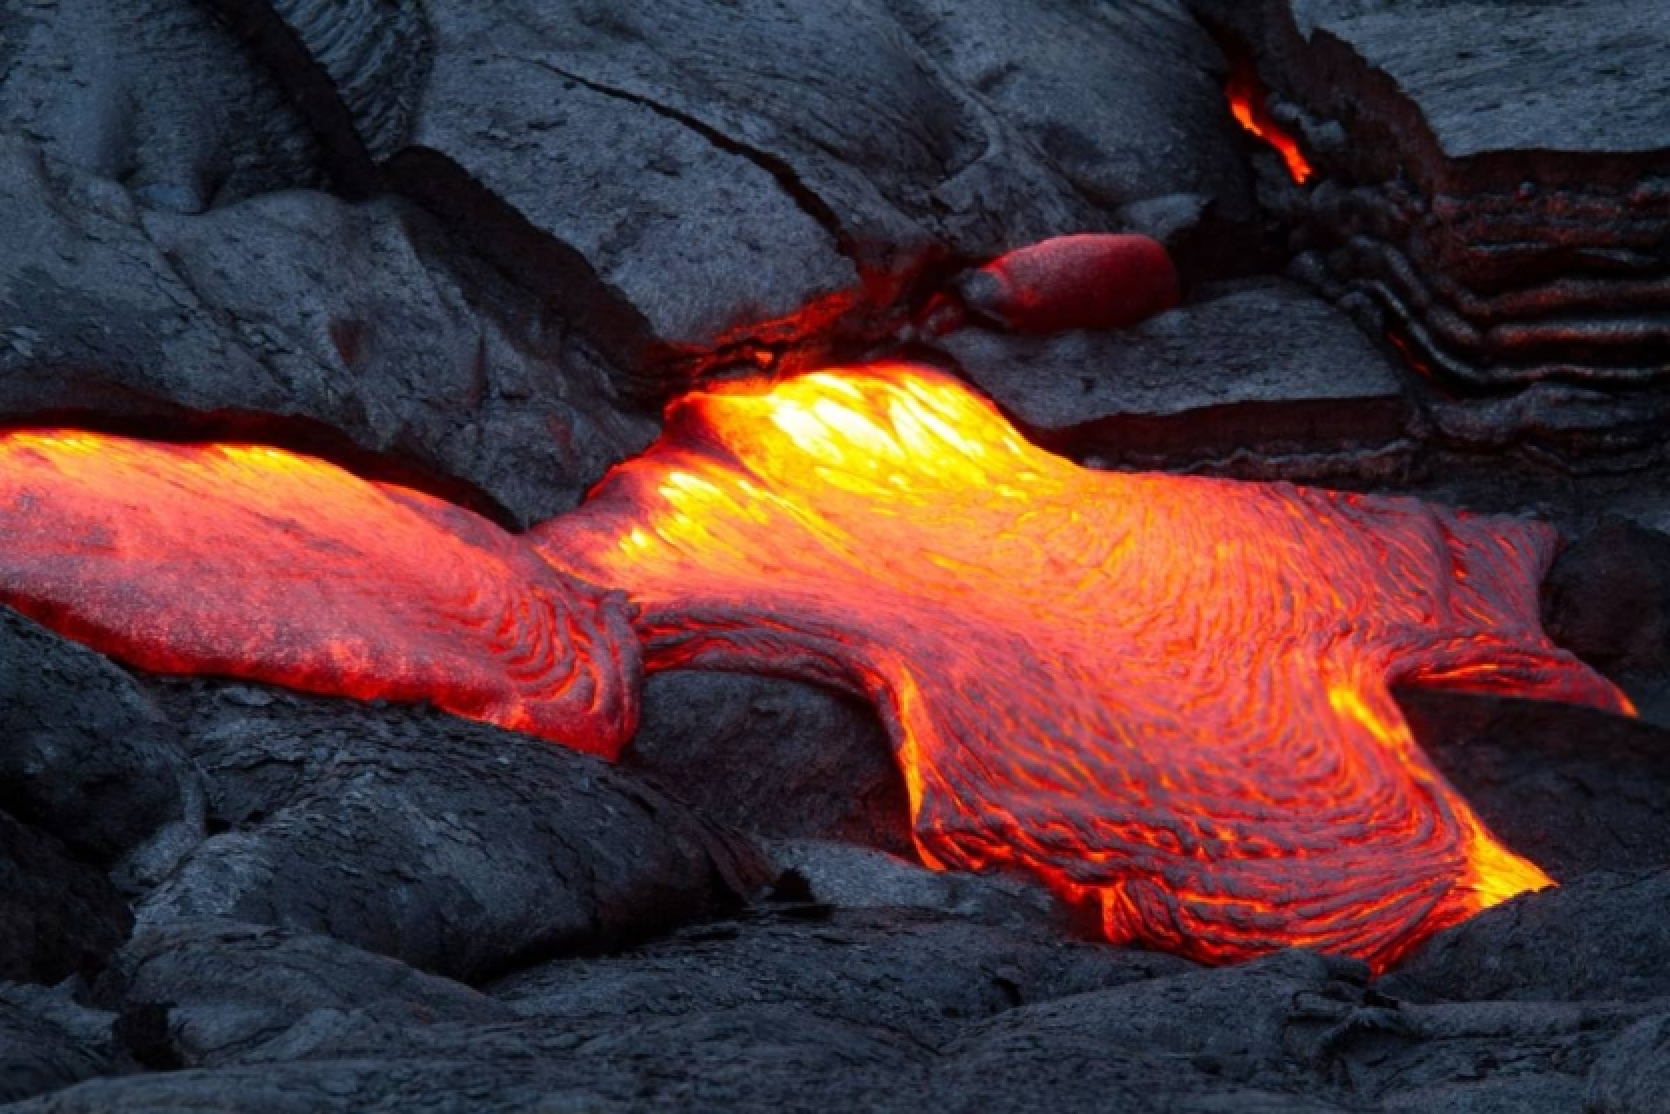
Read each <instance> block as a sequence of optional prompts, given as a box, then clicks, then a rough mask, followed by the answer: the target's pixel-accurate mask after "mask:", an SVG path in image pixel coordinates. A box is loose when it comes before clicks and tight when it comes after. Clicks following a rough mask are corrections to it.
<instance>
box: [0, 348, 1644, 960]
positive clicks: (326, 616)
mask: <svg viewBox="0 0 1670 1114" xmlns="http://www.w3.org/2000/svg"><path fill="white" fill-rule="evenodd" d="M1553 542H1554V536H1553V532H1552V531H1551V530H1550V529H1548V528H1547V527H1544V526H1540V525H1537V524H1533V523H1528V522H1523V521H1517V520H1513V519H1506V518H1487V517H1475V516H1470V515H1466V514H1461V513H1457V512H1453V511H1449V510H1445V509H1442V508H1439V507H1434V506H1429V505H1426V504H1423V503H1420V502H1418V501H1415V500H1412V499H1400V498H1376V497H1365V496H1352V495H1341V494H1335V493H1329V492H1323V491H1315V490H1309V489H1305V488H1299V487H1293V486H1290V485H1285V484H1270V485H1261V484H1242V483H1234V482H1230V481H1220V480H1207V479H1196V478H1187V477H1178V476H1166V475H1143V474H1116V473H1102V472H1093V471H1089V470H1086V469H1082V468H1079V467H1077V466H1075V465H1073V464H1071V463H1070V462H1068V461H1065V460H1062V459H1060V458H1058V457H1055V456H1051V455H1050V454H1048V453H1045V452H1042V451H1040V450H1039V449H1037V448H1035V447H1033V446H1031V445H1029V444H1027V443H1026V442H1025V441H1023V440H1022V439H1021V438H1020V437H1019V436H1018V435H1017V434H1016V433H1015V432H1014V430H1013V429H1012V428H1011V427H1010V426H1009V425H1008V424H1007V423H1006V422H1005V421H1004V419H1003V418H1002V417H1001V416H1000V415H999V414H998V412H997V411H996V409H995V408H994V407H993V406H992V405H991V404H990V403H989V402H987V401H985V400H983V399H981V398H980V397H978V396H976V395H975V394H974V393H973V392H972V391H970V390H969V389H968V388H967V387H965V386H963V385H962V384H960V383H958V382H957V381H955V380H953V379H950V378H948V377H946V376H944V375H942V374H940V373H937V372H933V371H930V370H927V369H923V368H916V367H910V366H906V365H886V366H877V367H872V368H867V369H862V370H850V371H847V370H842V371H829V372H818V373H813V374H809V375H804V376H801V377H798V378H794V379H789V380H781V381H765V380H754V381H745V382H735V383H729V384H725V385H723V386H719V387H715V388H713V389H710V390H707V391H704V392H699V393H696V394H692V395H689V396H686V397H685V398H683V399H681V400H680V401H678V402H676V403H675V404H674V405H673V406H672V408H671V409H670V410H669V412H668V420H667V427H666V431H665V433H664V434H663V436H662V438H661V440H660V441H658V442H657V444H656V445H655V446H653V447H652V448H651V449H650V450H649V451H648V452H647V453H645V454H644V455H643V456H642V457H640V458H638V459H636V460H633V461H630V462H628V463H626V464H623V465H621V466H619V467H618V468H616V469H615V470H614V471H613V472H612V473H611V474H610V476H609V477H608V478H607V479H606V480H605V481H604V483H603V484H601V485H600V486H599V488H598V490H597V491H596V492H594V493H593V495H592V496H591V498H590V499H589V500H588V501H587V503H586V504H585V505H584V506H582V507H581V508H580V509H579V510H577V511H575V512H573V513H571V514H568V515H565V516H563V517H561V518H559V519H556V520H554V521H552V522H549V523H546V524H544V525H542V526H541V527H538V528H537V529H536V530H535V531H534V532H533V533H532V534H531V535H530V536H529V537H528V538H526V539H519V538H514V537H511V536H509V535H507V534H504V533H502V532H501V531H499V530H498V529H497V528H495V527H493V526H492V525H491V524H489V523H487V522H485V521H483V520H481V519H479V518H477V517H475V516H473V515H471V514H469V513H467V512H465V511H462V510H460V509H458V508H455V507H452V506H449V505H447V504H444V503H440V502H438V501H436V500H434V499H431V498H429V497H427V496H423V495H420V494H417V493H414V492H411V491H407V490H404V489H401V488H397V487H390V486H387V485H382V484H373V483H367V482H364V481H361V480H358V479H356V478H354V477H353V476H350V475H348V474H347V473H345V472H342V471H340V470H339V469H336V468H334V467H331V466H330V465H327V464H324V463H321V462H319V461H315V460H311V459H308V458H306V457H300V456H296V455H293V454H290V453H285V452H280V451H276V450H272V449H262V448H254V447H247V446H224V445H212V446H191V447H187V446H173V445H156V444H146V443H141V442H134V441H128V440H124V439H121V438H112V437H99V436H95V435H91V434H75V433H15V434H11V435H6V436H0V599H3V600H5V601H6V602H8V603H10V604H12V605H14V606H16V607H19V608H20V609H22V610H24V611H25V612H27V613H28V614H30V615H33V616H35V617H36V618H37V619H40V620H41V621H43V622H45V623H47V624H49V625H51V626H53V627H54V628H56V629H57V630H59V631H61V632H63V633H65V634H67V635H70V636H72V637H75V638H79V639H81V640H83V641H86V642H88V643H90V644H92V645H94V646H96V647H98V648H99V649H101V650H104V651H106V652H108V653H111V654H113V655H115V656H117V657H120V658H122V659H124V660H127V661H129V662H132V663H134V664H136V665H139V666H142V667H145V668H148V669H153V670H159V671H164V672H190V673H223V674H231V675H236V676H242V677H249V678H254V679H260V680H267V681H274V682H278V683H282V684H287V685H292V686H295V687H297V688H302V689H308V690H313V691H320V692H328V693H337V694H342V695H347V696H354V697H360V698H365V699H371V698H384V699H394V700H429V701H431V702H433V703H435V704H437V705H439V706H441V707H443V708H447V709H449V710H451V711H453V712H456V713H459V714H461V715H466V716H471V717H474V718H478V719H483V720H487V721H489V722H493V723H498V724H502V725H504V726H507V727H512V728H516V729H519V730H524V731H527V732H530V733H533V734H537V735H540V736H542V737H544V738H547V739H551V740H554V741H556V742H560V743H564V744H567V745H569V746H574V747H577V748H579V749H582V750H587V751H591V752H594V753H598V754H603V755H610V756H612V755H613V754H615V753H616V752H617V751H618V749H619V747H620V746H621V744H622V742H623V741H624V740H626V739H627V738H629V737H630V735H631V733H632V730H633V725H634V721H635V719H636V698H637V691H638V689H637V685H638V681H639V677H640V669H641V663H640V659H639V642H638V639H639V638H641V639H642V640H643V643H644V647H645V652H646V653H647V659H646V664H647V665H648V666H649V667H650V668H661V669H665V668H675V667H681V666H698V667H709V668H721V669H740V670H752V671H758V672H765V673H774V674H779V675H783V676H788V677H797V678H805V679H810V680H814V681H820V682H825V683H829V684H834V685H839V686H843V687H845V688H848V689H850V690H852V691H855V692H858V693H860V694H863V695H864V696H866V697H868V698H869V699H870V700H872V701H873V702H874V703H875V705H876V706H877V708H878V709H879V710H880V712H881V715H882V717H883V719H884V721H885V722H886V724H887V726H888V728H889V731H890V732H891V734H892V738H893V740H894V744H895V746H896V749H897V753H898V758H899V762H900V765H901V768H902V770H903V772H904V775H905V779H906V783H907V786H908V789H909V793H910V800H911V808H912V814H913V819H914V823H915V831H916V837H917V841H918V845H919V847H920V849H921V852H922V855H923V857H924V859H925V860H926V861H927V862H928V863H930V864H931V865H934V866H938V867H942V868H967V869H983V868H989V867H999V868H1009V869H1017V870H1021V871H1025V872H1029V873H1031V874H1032V875H1034V876H1036V877H1038V878H1040V879H1042V880H1043V881H1044V882H1045V883H1047V884H1048V885H1050V886H1051V887H1052V888H1053V889H1054V890H1055V891H1056V892H1057V893H1059V894H1061V895H1062V896H1063V897H1065V898H1067V899H1068V900H1070V901H1073V902H1075V903H1079V904H1082V905H1084V906H1086V907H1088V908H1090V909H1091V910H1093V911H1094V912H1095V913H1096V914H1097V915H1098V916H1099V917H1100V919H1101V924H1102V926H1103V930H1104V932H1105V934H1106V936H1107V938H1108V939H1109V940H1113V941H1138V942H1141V943H1144V944H1148V945H1152V946H1155V947H1160V948H1165V949H1167V950H1171V951H1175V952H1180V953H1182V954H1184V955H1188V956H1191V957H1194V958H1197V959H1201V960H1206V961H1227V960H1236V959H1242V958H1246V957H1249V956H1254V955H1259V954H1262V953H1265V952H1269V951H1273V950H1276V949H1280V948H1285V947H1292V946H1306V947H1314V948H1319V949H1323V950H1327V951H1333V952H1342V953H1346V954H1350V955H1355V956H1359V957H1361V958H1364V959H1366V960H1368V961H1370V962H1371V963H1373V964H1375V965H1376V966H1380V967H1383V966H1385V965H1386V964H1388V963H1389V962H1391V961H1392V960H1394V959H1395V958H1396V957H1397V956H1399V955H1400V954H1402V953H1403V952H1405V951H1406V950H1407V949H1408V948H1410V947H1411V946H1413V945H1414V944H1416V943H1417V942H1419V941H1420V940H1421V939H1423V938H1424V937H1425V936H1427V935H1429V934H1430V933H1432V932H1434V931H1436V930H1437V929H1440V928H1442V927H1444V926H1446V925H1449V924H1452V923H1455V922H1456V921H1459V920H1462V919H1464V918H1465V917H1467V916H1469V915H1471V914H1473V913H1475V912H1477V911H1479V910H1480V909H1483V908H1486V907H1488V906H1490V905H1492V904H1495V903H1497V902H1500V901H1503V900H1505V899H1506V898H1508V897H1511V896H1512V895H1514V894H1516V893H1521V892H1523V891H1525V890H1529V889H1534V888H1537V887H1540V886H1544V885H1547V884H1548V881H1549V880H1548V878H1547V877H1546V876H1545V875H1544V874H1543V873H1542V872H1541V871H1540V870H1538V869H1537V868H1536V867H1535V866H1533V865H1532V864H1531V863H1529V862H1526V861H1525V860H1523V859H1521V858H1519V857H1518V856H1516V855H1514V854H1513V853H1512V852H1511V851H1509V850H1507V849H1506V848H1505V847H1503V846H1502V845H1501V844H1499V843H1498V842H1496V840H1495V839H1494V838H1493V837H1492V836H1491V835H1490V833H1489V832H1487V831H1486V830H1485V829H1484V827H1483V825H1482V824H1481V823H1480V822H1479V820H1478V818H1477V817H1476V816H1475V815H1474V813H1473V812H1472V810H1471V809H1470V808H1468V806H1467V804H1466V803H1465V802H1464V801H1463V800H1462V799H1461V798H1460V797H1459V796H1458V795H1457V794H1456V793H1455V792H1454V790H1452V789H1451V788H1450V787H1449V786H1448V785H1447V784H1446V783H1445V782H1444V780H1443V778H1442V777H1441V776H1440V775H1439V774H1438V772H1437V771H1436V770H1435V769H1434V767H1433V766H1432V765H1431V764H1430V763H1429V762H1428V761H1427V759H1426V757H1425V756H1424V755H1423V754H1422V753H1421V751H1420V749H1419V747H1418V746H1417V745H1416V743H1415V741H1414V739H1413V738H1412V737H1411V735H1410V732H1409V729H1408V727H1407V726H1406V724H1405V722H1404V720H1403V717H1402V715H1401V714H1400V712H1399V711H1398V708H1397V706H1396V705H1395V704H1394V703H1393V702H1392V699H1391V696H1390V695H1389V691H1388V685H1389V684H1390V683H1392V682H1394V681H1401V682H1405V683H1416V684H1428V685H1441V686H1448V687H1452V688H1464V689H1474V690H1483V691H1490V692H1500V693H1509V694H1514V695H1519V696H1531V697H1542V698H1547V699H1555V700H1571V701H1576V702H1582V703H1588V704H1593V705H1596V706H1599V707H1602V708H1608V709H1613V710H1618V711H1627V710H1628V704H1627V702H1626V701H1625V700H1624V699H1623V697H1622V695H1621V694H1619V693H1618V692H1617V691H1616V690H1615V689H1614V688H1613V687H1612V686H1611V685H1609V684H1608V683H1606V682H1605V681H1604V680H1602V679H1601V678H1600V677H1598V676H1597V675H1596V674H1594V673H1593V672H1591V671H1590V670H1588V669H1587V668H1585V667H1584V666H1582V665H1581V664H1579V663H1578V662H1577V661H1576V660H1575V659H1573V658H1572V657H1571V656H1570V655H1568V654H1566V653H1564V652H1563V651H1561V650H1559V649H1557V648H1556V647H1554V646H1553V645H1552V644H1550V643H1549V642H1548V640H1547V639H1546V637H1545V636H1544V635H1543V633H1542V631H1541V629H1540V627H1539V626H1538V619H1537V592H1536V587H1537V583H1538V580H1539V579H1540V575H1541V573H1542V572H1543V571H1544V569H1545V567H1546V564H1547V562H1548V560H1549V557H1550V553H1551V549H1552V546H1553ZM541 556H543V558H544V559H543V560H542V559H541ZM552 566H555V569H554V568H553V567H552ZM557 569H561V570H564V571H563V572H558V571H556V570H557ZM586 582H590V583H591V584H604V585H622V586H625V587H626V588H628V589H629V591H630V593H631V595H632V597H633V599H634V600H635V602H636V603H637V604H638V606H639V609H640V610H639V611H638V612H637V614H636V617H635V618H634V619H632V620H631V623H630V624H629V619H628V616H629V609H628V607H627V605H626V603H625V602H624V600H623V599H622V598H621V596H620V595H619V594H618V593H610V592H604V591H601V590H599V589H596V588H592V587H590V586H589V584H588V583H586ZM634 629H635V631H636V634H634Z"/></svg>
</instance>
